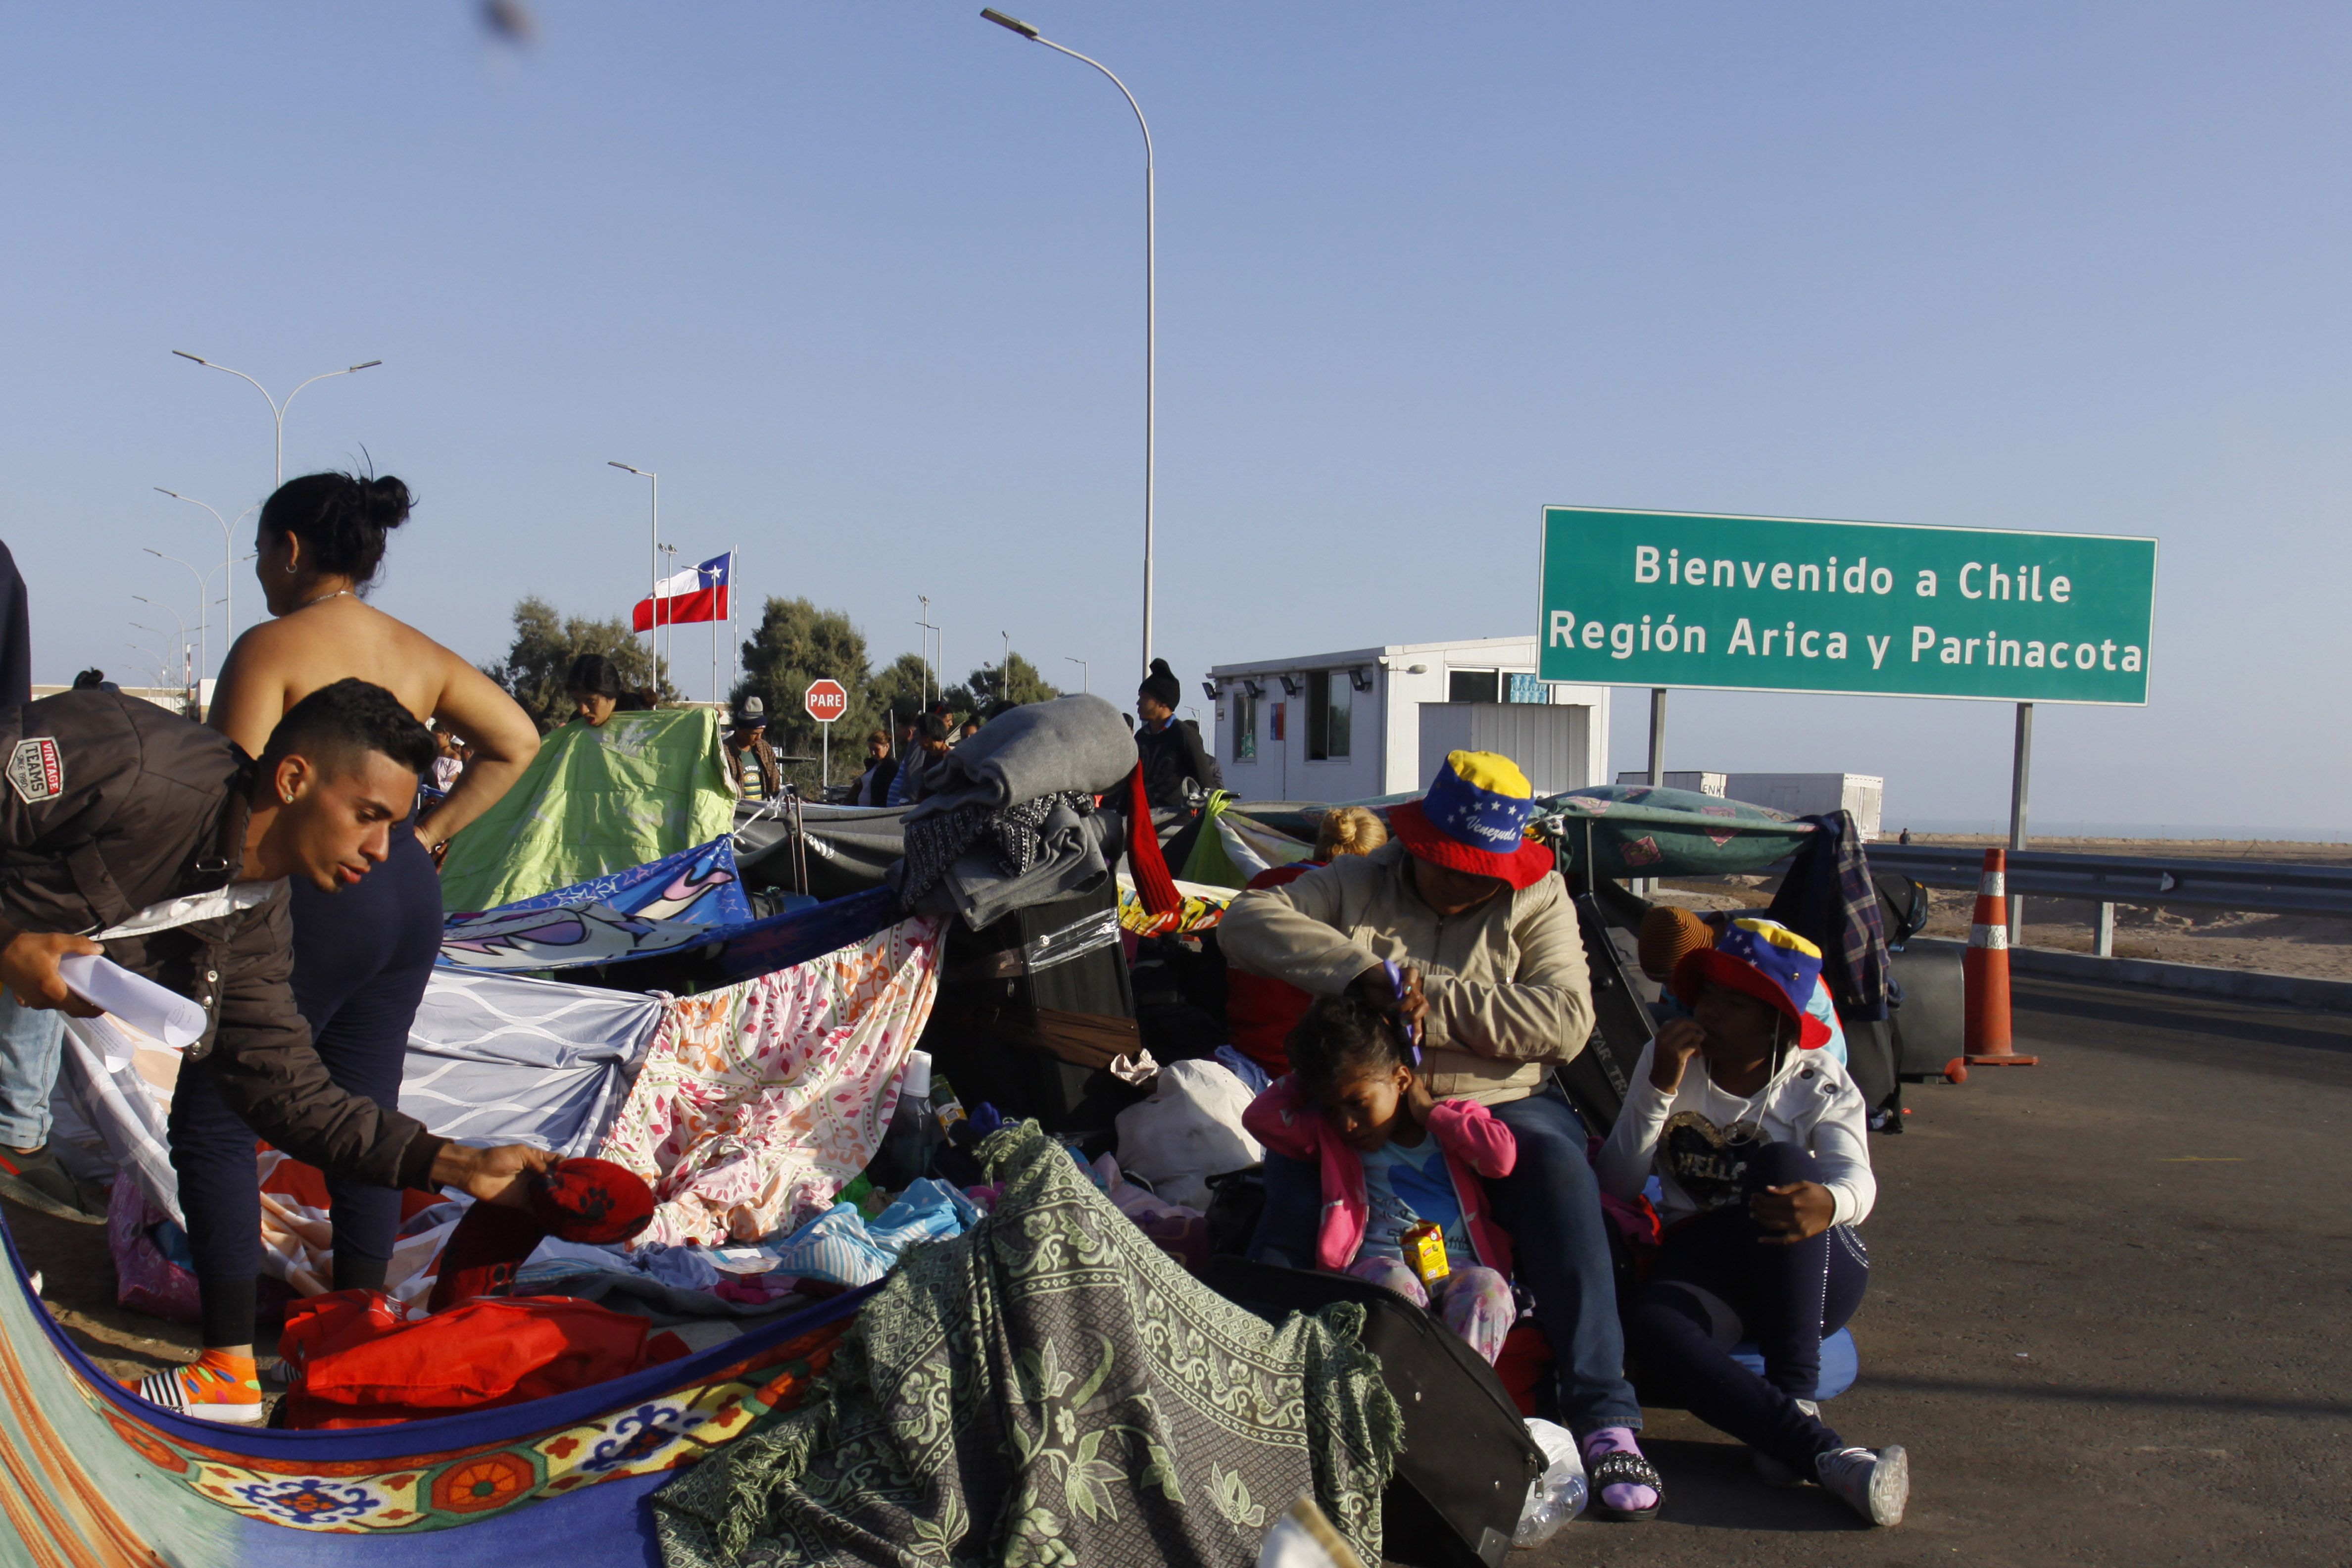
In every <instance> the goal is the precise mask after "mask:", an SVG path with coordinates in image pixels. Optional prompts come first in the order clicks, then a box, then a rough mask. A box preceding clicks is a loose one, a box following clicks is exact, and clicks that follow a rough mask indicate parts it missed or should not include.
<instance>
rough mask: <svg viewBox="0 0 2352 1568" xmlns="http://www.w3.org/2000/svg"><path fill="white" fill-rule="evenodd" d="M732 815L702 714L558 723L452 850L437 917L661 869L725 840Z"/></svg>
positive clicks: (712, 733)
mask: <svg viewBox="0 0 2352 1568" xmlns="http://www.w3.org/2000/svg"><path fill="white" fill-rule="evenodd" d="M734 809H735V792H734V789H733V787H732V785H731V784H730V783H729V782H728V777H727V768H726V764H725V763H723V762H722V761H721V760H720V757H719V716H718V715H717V714H716V713H714V712H712V711H711V710H709V709H707V708H673V709H663V710H657V711H655V712H650V713H615V714H614V715H613V716H612V718H610V719H608V720H606V721H604V724H603V725H601V726H599V727H595V728H591V727H590V726H588V725H586V724H583V723H579V722H576V721H575V722H573V723H570V724H565V725H563V726H562V727H561V728H559V729H557V730H556V731H554V732H553V733H551V734H550V735H549V736H548V737H547V738H546V739H545V740H543V741H541V742H540V747H539V755H538V756H536V757H534V758H533V759H532V760H531V764H530V767H529V768H527V769H525V770H524V772H523V775H522V777H521V778H520V779H519V780H517V781H516V783H515V785H514V787H513V788H512V789H510V790H509V791H507V793H506V795H505V796H504V797H503V798H501V799H500V800H499V803H498V804H497V805H494V806H492V807H490V809H489V810H488V811H486V812H484V813H483V814H482V815H481V816H480V817H479V818H478V819H477V820H476V821H475V822H474V823H473V824H472V825H471V826H467V828H466V830H465V831H464V832H462V833H460V834H458V835H457V837H456V838H454V839H452V840H450V843H449V854H448V858H447V859H446V861H445V862H444V864H443V866H442V871H441V906H442V908H444V909H446V910H488V909H495V908H497V907H499V905H502V904H508V903H511V902H513V901H515V900H518V899H530V898H535V897H537V896H538V895H540V894H541V893H546V892H550V891H551V890H553V889H557V888H562V887H566V886H569V885H570V884H572V883H576V882H583V881H586V880H588V879H591V878H594V877H603V876H606V875H608V874H610V873H613V872H617V871H626V870H629V869H631V868H638V867H643V866H646V865H647V864H648V863H650V862H654V861H658V860H661V859H663V858H666V857H668V856H671V855H675V854H677V852H678V851H680V850H682V849H685V848H687V847H689V846H692V845H698V844H707V843H708V842H709V841H710V840H711V839H713V838H716V837H719V835H720V834H722V833H724V832H726V831H727V828H728V826H729V823H730V821H731V819H732V817H733V815H734Z"/></svg>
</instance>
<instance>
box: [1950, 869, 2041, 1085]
mask: <svg viewBox="0 0 2352 1568" xmlns="http://www.w3.org/2000/svg"><path fill="white" fill-rule="evenodd" d="M2008 882H2009V856H2008V852H2007V851H2006V850H2000V849H1988V850H1986V851H1985V858H1984V879H1983V880H1981V881H1979V883H1978V884H1977V912H1976V918H1975V919H1974V920H1973V921H1970V922H1969V951H1968V952H1965V953H1963V954H1962V955H1961V957H1960V973H1961V976H1962V989H1963V993H1964V995H1965V997H1966V1007H1965V1013H1964V1016H1965V1024H1964V1026H1963V1027H1964V1034H1963V1038H1964V1040H1965V1042H1966V1044H1967V1046H1968V1058H1967V1066H1968V1067H2008V1068H2030V1067H2037V1066H2039V1065H2040V1064H2041V1061H2042V1058H2040V1057H2021V1056H2019V1055H2018V1054H2017V1053H2016V1052H2015V1051H2013V1050H2011V1049H2010V1044H2009V1041H2010V1033H2009V888H2008ZM1947 1076H1949V1074H1947ZM1967 1076H1968V1074H1967V1071H1966V1068H1963V1069H1962V1071H1961V1074H1960V1078H1959V1079H1954V1080H1953V1081H1954V1082H1958V1081H1960V1080H1961V1079H1966V1077H1967Z"/></svg>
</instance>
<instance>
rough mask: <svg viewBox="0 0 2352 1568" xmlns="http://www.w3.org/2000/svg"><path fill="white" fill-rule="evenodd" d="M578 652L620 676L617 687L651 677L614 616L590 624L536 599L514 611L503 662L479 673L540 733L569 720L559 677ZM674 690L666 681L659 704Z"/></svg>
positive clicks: (640, 648) (633, 639)
mask: <svg viewBox="0 0 2352 1568" xmlns="http://www.w3.org/2000/svg"><path fill="white" fill-rule="evenodd" d="M583 653H601V654H603V655H604V657H605V658H609V659H611V660H612V661H613V666H614V668H615V669H617V670H619V671H620V674H621V684H622V685H623V686H625V687H630V688H635V689H642V688H644V687H645V686H646V684H647V683H648V682H649V681H650V680H651V679H652V677H653V664H652V661H651V659H649V658H647V657H646V647H645V644H644V643H642V642H640V641H638V640H637V636H636V634H635V633H634V632H632V631H630V630H629V627H628V625H627V623H626V622H625V621H623V620H621V619H620V618H619V617H618V616H609V617H607V618H606V619H604V620H601V621H598V620H590V619H589V618H588V617H587V616H562V615H559V614H558V613H557V611H556V608H555V606H554V605H551V604H549V603H548V602H547V601H546V600H544V599H542V598H541V597H540V596H539V595H536V594H533V595H528V596H527V597H525V598H523V599H521V600H520V601H518V602H517V603H516V605H515V607H514V642H513V644H512V645H511V646H510V647H509V648H508V649H507V656H506V658H505V660H504V661H503V662H501V663H498V664H486V665H484V666H482V667H481V668H482V673H483V674H484V675H487V676H488V677H489V678H490V679H492V680H495V681H497V682H498V683H499V685H500V686H501V687H503V688H505V689H506V691H507V694H508V695H509V696H510V697H512V698H513V699H514V700H516V701H517V702H519V703H520V704H521V705H522V709H523V711H524V712H526V713H529V714H530V716H531V718H532V719H533V720H534V721H536V722H537V723H538V725H539V727H540V730H541V732H542V733H543V732H545V731H549V730H551V729H553V728H555V726H556V725H558V724H561V723H562V722H563V721H565V720H567V719H569V718H571V717H572V703H571V701H570V700H568V699H567V698H566V697H565V696H564V695H563V673H564V671H565V670H567V669H569V668H571V666H572V660H573V659H574V658H578V657H579V656H580V655H582V654H583ZM677 695H678V694H677V689H676V688H675V687H673V686H671V685H670V683H669V682H668V680H667V679H664V680H663V682H662V689H661V700H663V701H676V700H677Z"/></svg>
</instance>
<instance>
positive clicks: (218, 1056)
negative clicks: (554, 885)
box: [0, 680, 553, 1421]
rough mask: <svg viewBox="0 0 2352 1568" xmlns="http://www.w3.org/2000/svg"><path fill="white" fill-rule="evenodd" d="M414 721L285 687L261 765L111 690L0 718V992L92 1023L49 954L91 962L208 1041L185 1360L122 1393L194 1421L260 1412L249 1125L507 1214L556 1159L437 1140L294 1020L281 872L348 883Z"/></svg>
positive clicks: (354, 1172) (388, 823)
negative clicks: (526, 1182) (130, 980)
mask: <svg viewBox="0 0 2352 1568" xmlns="http://www.w3.org/2000/svg"><path fill="white" fill-rule="evenodd" d="M432 756H433V740H432V734H431V732H430V731H427V730H426V729H425V726H423V725H422V724H419V723H418V722H417V721H415V719H414V718H413V717H411V716H410V715H409V713H408V711H407V710H405V709H404V708H403V707H401V705H400V702H399V700H398V699H397V698H395V697H394V696H393V695H392V693H390V692H388V691H386V690H384V689H383V688H381V687H377V686H372V685H369V684H367V683H366V682H364V681H359V680H341V681H337V682H335V683H334V684H332V685H330V686H326V687H323V688H321V689H319V690H318V691H315V692H313V693H311V694H310V696H308V697H306V698H304V699H303V700H301V701H299V702H298V703H296V704H295V705H294V706H293V707H292V708H291V709H289V710H288V711H287V714H286V716H285V718H284V719H282V720H280V721H278V726H277V728H276V729H275V730H274V731H272V732H271V734H270V737H269V742H268V745H267V746H266V747H265V748H264V750H263V753H262V756H261V759H260V760H259V762H255V761H254V760H253V759H251V758H249V757H247V755H246V754H245V753H244V752H242V751H240V750H239V749H238V748H237V746H236V743H235V742H232V741H230V740H229V739H228V738H227V737H226V736H224V735H222V734H221V733H219V732H218V731H214V730H209V729H206V728H205V727H203V726H201V725H198V724H194V723H191V722H189V721H186V720H184V719H180V718H176V717H174V716H173V715H171V714H169V713H166V712H165V711H164V710H163V709H161V708H158V707H156V706H154V705H153V704H152V703H147V702H142V701H141V700H138V699H136V698H132V697H126V696H124V695H122V694H121V693H120V692H112V691H71V692H67V693H64V694H62V695H60V696H57V697H51V698H48V699H46V700H42V701H39V702H35V703H31V704H29V705H27V706H26V707H25V708H23V709H20V710H17V711H16V712H14V713H9V714H6V715H5V716H0V757H5V759H6V760H5V778H6V783H5V787H0V984H5V986H6V987H7V989H8V991H9V992H10V993H11V994H13V995H15V996H17V997H19V998H21V999H22V1000H23V1002H24V1003H25V1004H26V1005H27V1006H29V1007H34V1008H41V1009H57V1010H58V1011H61V1012H64V1013H67V1014H69V1015H71V1016H76V1017H93V1016H97V1012H98V1009H96V1008H94V1007H92V1006H91V1005H89V1003H88V1002H86V1001H84V1000H82V999H81V998H80V997H79V996H77V995H76V994H74V993H73V992H72V991H71V990H70V989H68V986H67V984H66V982H65V979H64V976H63V975H62V974H61V973H59V970H58V961H59V960H60V959H62V958H65V957H67V956H69V955H71V954H75V953H102V954H104V955H105V956H106V957H107V958H109V959H111V960H112V961H113V962H114V963H119V964H121V966H122V967H124V968H125V969H128V970H130V971H131V972H132V973H136V974H141V975H143V976H145V977H146V978H148V979H150V980H152V981H155V982H156V983H158V984H162V985H163V986H164V987H166V988H167V989H169V990H172V991H175V992H178V993H179V994H182V995H184V996H187V997H190V998H192V999H194V1001H195V1002H196V1003H197V1004H198V1005H201V1006H202V1007H203V1008H204V1010H205V1032H204V1034H203V1035H202V1036H201V1037H199V1038H198V1039H197V1040H196V1041H195V1042H194V1043H193V1044H191V1045H190V1046H189V1047H187V1051H186V1055H185V1058H184V1063H183V1065H182V1068H181V1071H180V1078H179V1082H178V1085H177V1087H176V1088H175V1089H174V1091H173V1099H172V1116H171V1122H170V1135H171V1142H172V1162H173V1167H174V1169H175V1170H176V1171H177V1172H178V1173H179V1179H180V1199H181V1207H182V1209H183V1211H184V1214H185V1215H186V1218H187V1228H188V1240H189V1245H190V1247H191V1250H193V1251H194V1254H195V1262H196V1270H195V1271H196V1282H197V1287H198V1292H199V1298H200V1300H201V1303H202V1310H203V1317H204V1344H205V1350H204V1354H203V1357H202V1358H201V1359H200V1360H199V1361H197V1362H196V1363H194V1364H193V1365H191V1366H188V1367H185V1368H181V1369H178V1370H175V1371H172V1372H165V1373H156V1374H154V1375H153V1376H152V1377H149V1378H147V1379H146V1380H144V1382H143V1383H142V1384H140V1388H139V1392H140V1393H141V1394H143V1395H144V1396H145V1397H147V1398H149V1399H151V1400H153V1401H155V1402H156V1403H158V1404H161V1405H167V1406H169V1407H172V1408H174V1409H177V1410H180V1411H182V1412H184V1413H186V1414H190V1415H198V1416H201V1417H203V1418H205V1419H209V1420H226V1421H254V1420H257V1419H259V1417H260V1411H261V1405H260V1393H259V1385H258V1383H257V1381H256V1378H255V1374H254V1366H253V1348H252V1338H253V1315H254V1298H255V1279H256V1277H257V1274H258V1272H259V1268H260V1260H261V1254H260V1195H259V1187H258V1183H257V1179H256V1175H255V1170H254V1160H253V1139H254V1137H255V1135H256V1134H259V1135H260V1136H261V1137H263V1138H266V1139H268V1141H269V1142H270V1143H272V1144H273V1145H275V1146H276V1147H278V1148H279V1149H282V1150H284V1151H285V1152H287V1153H289V1154H290V1155H292V1156H293V1157H294V1158H296V1159H298V1160H301V1161H304V1162H306V1163H310V1164H312V1165H315V1166H317V1167H319V1168H320V1170H322V1171H324V1172H326V1173H328V1174H329V1175H330V1176H333V1177H337V1178H343V1177H348V1178H351V1179H353V1180H358V1181H365V1182H370V1183H374V1184H382V1185H385V1186H397V1187H416V1188H422V1189H425V1190H432V1189H434V1188H437V1187H442V1186H455V1187H460V1188H463V1189H464V1190H465V1191H467V1192H468V1193H471V1194H473V1195H474V1196H476V1197H477V1198H483V1199H490V1200H494V1201H504V1202H509V1203H517V1204H519V1203H520V1202H521V1201H522V1198H523V1189H522V1185H521V1183H520V1177H522V1176H523V1175H524V1174H526V1173H530V1172H532V1171H537V1170H543V1169H545V1168H546V1167H547V1166H548V1165H549V1164H550V1163H552V1161H553V1156H552V1155H551V1154H549V1153H547V1152H544V1151H541V1150H535V1149H530V1148H526V1147H523V1146H521V1145H509V1146H507V1147H504V1148H499V1149H476V1148H468V1147H466V1146H464V1145H461V1144H457V1143H451V1142H447V1141H446V1140H444V1139H441V1138H438V1137H436V1136H435V1135H434V1134H432V1133H431V1132H428V1131H425V1126H424V1124H423V1123H421V1122H419V1121H415V1120H414V1119H412V1118H410V1117H406V1116H403V1115H401V1114H400V1113H399V1112H398V1111H396V1110H389V1109H387V1108H385V1107H383V1106H380V1105H377V1104H375V1103H374V1102H373V1101H371V1100H365V1099H362V1098H361V1097H359V1096H357V1095H353V1094H351V1093H348V1092H346V1091H345V1090H343V1089H341V1088H339V1087H337V1085H336V1083H335V1081H334V1079H332V1078H331V1077H330V1076H329V1074H328V1072H327V1069H326V1067H325V1065H324V1064H323V1063H322V1062H321V1061H320V1058H319V1053H318V1051H317V1049H316V1048H315V1047H313V1046H312V1044H311V1040H310V1026H309V1025H307V1024H305V1023H304V1022H303V1020H302V1016H301V1014H300V1013H299V1011H298V1010H297V1009H296V1006H295V1002H294V994H293V989H292V986H291V984H290V976H291V973H292V968H293V963H292V953H291V945H290V942H291V937H290V928H289V921H288V917H287V903H288V900H287V899H286V897H285V893H286V886H285V884H286V880H287V879H289V878H291V877H300V878H302V879H305V880H306V881H308V882H309V883H310V885H311V886H313V887H316V888H318V889H320V890H322V891H332V890H335V889H341V888H346V887H349V886H351V885H352V884H353V883H356V882H357V881H358V880H359V879H361V878H362V877H363V876H365V875H367V874H368V872H369V871H370V870H371V869H373V868H374V867H376V866H379V865H381V864H382V863H383V860H384V859H385V858H386V856H387V854H388V853H389V846H390V834H391V830H392V827H393V826H394V824H396V823H399V822H400V821H402V820H403V819H404V817H405V816H407V814H408V809H409V804H410V802H411V801H412V800H413V799H414V797H415V793H416V779H417V774H418V773H421V772H422V771H424V770H425V768H427V767H429V766H430V765H431V762H432Z"/></svg>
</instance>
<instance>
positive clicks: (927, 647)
mask: <svg viewBox="0 0 2352 1568" xmlns="http://www.w3.org/2000/svg"><path fill="white" fill-rule="evenodd" d="M915 597H916V598H918V599H919V600H921V601H922V604H923V618H922V619H921V620H919V621H917V622H916V623H915V624H916V625H917V626H920V627H922V628H923V630H925V631H926V632H929V634H930V637H925V638H924V639H923V657H924V659H925V661H926V662H929V658H930V652H931V637H937V638H938V639H939V645H940V658H939V662H938V663H937V664H933V665H931V674H932V675H933V676H936V677H938V678H939V681H940V696H942V697H944V696H946V695H947V673H948V671H947V662H948V635H947V633H945V632H943V631H941V630H940V628H939V627H937V626H933V625H931V596H930V595H929V594H918V595H915ZM930 705H931V694H930V690H929V688H928V687H926V688H925V689H924V691H923V706H924V707H925V708H927V709H928V708H929V707H930Z"/></svg>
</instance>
